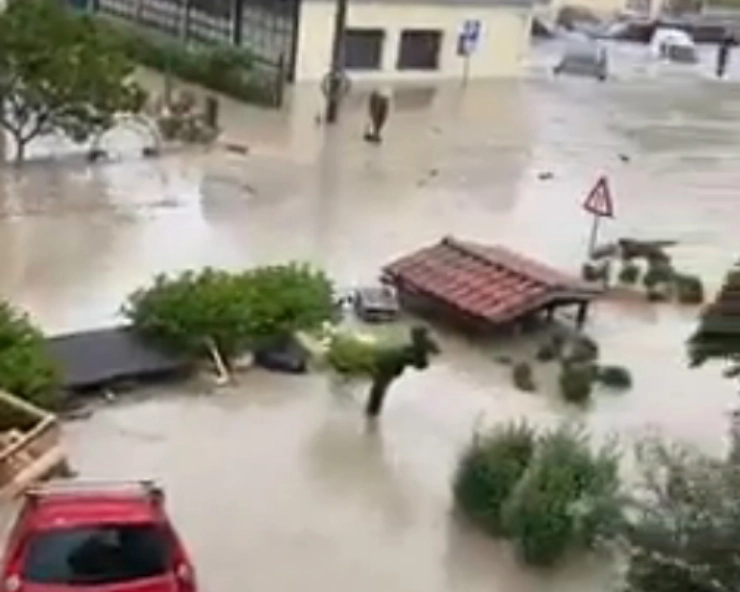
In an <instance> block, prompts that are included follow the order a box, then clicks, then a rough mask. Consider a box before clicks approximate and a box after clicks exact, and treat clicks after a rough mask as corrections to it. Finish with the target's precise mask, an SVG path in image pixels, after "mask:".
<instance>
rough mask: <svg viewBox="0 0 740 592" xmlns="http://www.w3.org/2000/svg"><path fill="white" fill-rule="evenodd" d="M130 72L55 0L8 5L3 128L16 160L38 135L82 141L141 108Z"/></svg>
mask: <svg viewBox="0 0 740 592" xmlns="http://www.w3.org/2000/svg"><path fill="white" fill-rule="evenodd" d="M132 71H133V64H132V63H131V62H129V61H128V59H127V58H126V56H125V54H124V52H123V51H122V50H121V48H120V46H119V45H118V44H117V43H116V42H115V40H114V39H112V38H111V37H110V36H108V35H107V34H106V30H105V29H104V28H101V27H99V26H98V25H97V24H96V23H95V22H94V21H93V20H91V19H90V18H88V17H85V16H80V15H78V14H77V13H74V12H72V11H70V10H67V9H66V8H65V6H64V4H63V3H60V2H56V1H55V0H11V2H10V3H9V4H8V7H7V9H6V10H5V11H4V12H3V13H2V14H0V96H2V97H4V99H5V100H6V103H5V104H6V112H5V115H4V116H3V117H1V118H0V124H1V125H2V126H3V127H4V128H5V129H6V130H7V131H8V132H10V134H11V135H12V136H13V139H14V140H15V142H16V161H17V162H21V161H22V160H23V158H24V155H25V146H26V145H27V143H28V142H29V141H31V140H32V139H33V138H35V137H36V136H38V135H40V134H45V133H49V132H52V131H61V132H63V133H64V134H66V135H67V136H68V137H70V138H71V139H72V140H74V141H76V142H84V141H86V140H87V139H88V138H90V137H91V136H92V135H94V134H96V133H98V132H101V131H103V130H105V129H107V128H109V127H110V126H111V125H112V123H113V116H114V115H115V114H116V113H117V112H120V111H135V110H136V109H138V108H140V107H141V104H142V90H141V89H140V88H139V87H137V86H135V85H134V84H132V83H130V82H128V76H129V75H130V74H131V73H132Z"/></svg>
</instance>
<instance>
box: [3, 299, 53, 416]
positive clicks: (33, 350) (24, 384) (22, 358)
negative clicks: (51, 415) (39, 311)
mask: <svg viewBox="0 0 740 592" xmlns="http://www.w3.org/2000/svg"><path fill="white" fill-rule="evenodd" d="M58 387H59V372H58V369H57V368H56V367H55V365H54V364H53V363H52V361H51V360H50V358H49V357H48V355H47V352H46V346H45V344H44V338H43V335H42V334H41V332H40V331H39V330H38V329H37V328H36V327H34V326H33V325H32V324H31V322H30V320H29V319H28V317H27V316H25V315H23V314H21V313H19V312H18V311H16V310H14V309H13V308H12V307H11V306H10V305H9V304H7V303H5V302H2V303H0V388H2V389H4V390H6V391H8V392H9V393H11V394H13V395H15V396H17V397H20V398H21V399H25V400H27V401H29V402H31V403H34V404H35V405H38V406H39V407H44V408H51V407H54V405H55V403H56V396H57V394H58V390H57V389H58Z"/></svg>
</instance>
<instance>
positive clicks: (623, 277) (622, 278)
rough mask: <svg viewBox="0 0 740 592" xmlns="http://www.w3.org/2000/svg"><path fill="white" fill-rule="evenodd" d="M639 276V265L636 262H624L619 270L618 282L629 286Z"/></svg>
mask: <svg viewBox="0 0 740 592" xmlns="http://www.w3.org/2000/svg"><path fill="white" fill-rule="evenodd" d="M639 277H640V266H639V265H637V264H636V263H632V262H626V263H624V264H623V265H622V269H620V270H619V282H620V283H622V284H626V285H628V286H631V285H633V284H635V283H636V282H637V280H638V279H639Z"/></svg>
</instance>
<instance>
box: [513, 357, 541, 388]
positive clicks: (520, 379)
mask: <svg viewBox="0 0 740 592" xmlns="http://www.w3.org/2000/svg"><path fill="white" fill-rule="evenodd" d="M511 376H512V380H513V381H514V385H515V386H516V387H517V388H518V389H519V390H521V391H525V392H534V391H536V390H537V384H536V383H535V381H534V373H533V372H532V366H531V365H530V364H528V363H527V362H519V363H518V364H516V365H514V368H513V369H512V371H511Z"/></svg>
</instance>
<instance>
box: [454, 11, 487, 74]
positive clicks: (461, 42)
mask: <svg viewBox="0 0 740 592" xmlns="http://www.w3.org/2000/svg"><path fill="white" fill-rule="evenodd" d="M480 33H481V22H480V21H477V20H467V21H465V22H464V23H463V27H462V31H461V32H460V35H459V36H458V38H457V55H459V56H461V57H462V59H463V80H462V83H463V86H467V84H468V79H469V78H470V56H471V55H472V54H473V53H475V50H476V49H477V48H478V42H479V41H480Z"/></svg>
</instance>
